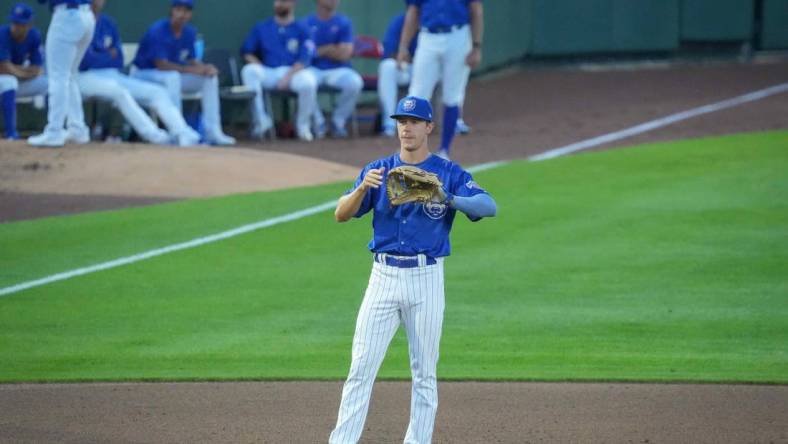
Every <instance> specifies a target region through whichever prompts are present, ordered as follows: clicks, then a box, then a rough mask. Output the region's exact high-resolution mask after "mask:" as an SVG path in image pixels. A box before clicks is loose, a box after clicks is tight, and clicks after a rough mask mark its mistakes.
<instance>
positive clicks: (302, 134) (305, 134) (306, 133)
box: [296, 128, 315, 142]
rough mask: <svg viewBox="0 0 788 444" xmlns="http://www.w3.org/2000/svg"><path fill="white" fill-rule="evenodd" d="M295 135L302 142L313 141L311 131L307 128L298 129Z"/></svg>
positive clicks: (313, 137)
mask: <svg viewBox="0 0 788 444" xmlns="http://www.w3.org/2000/svg"><path fill="white" fill-rule="evenodd" d="M296 133H297V134H298V138H299V139H301V140H303V141H304V142H311V141H313V140H315V136H313V135H312V131H310V130H309V128H299V129H298V131H296Z"/></svg>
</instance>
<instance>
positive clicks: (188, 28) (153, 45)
mask: <svg viewBox="0 0 788 444" xmlns="http://www.w3.org/2000/svg"><path fill="white" fill-rule="evenodd" d="M193 8H194V0H172V2H171V8H170V17H169V18H164V19H161V20H159V21H157V22H155V23H154V24H153V25H151V27H150V28H148V31H147V32H146V33H145V35H144V36H143V37H142V40H141V41H140V46H139V49H138V50H137V56H136V57H135V58H134V66H135V67H136V69H134V70H133V71H132V76H133V77H136V78H138V79H140V80H145V81H148V82H155V83H159V84H162V85H164V87H165V88H166V89H167V92H168V95H169V96H170V99H171V100H172V103H174V104H175V106H176V107H178V109H179V110H181V109H182V106H183V103H182V100H181V93H183V92H186V93H193V92H198V91H199V92H200V93H201V94H202V120H203V122H202V123H203V125H204V127H205V140H206V142H208V143H209V144H212V145H234V144H235V139H234V138H232V137H230V136H228V135H226V134H224V132H223V131H222V118H221V115H220V113H221V110H220V102H219V77H218V74H219V72H218V71H217V69H216V67H215V66H213V65H211V64H206V63H202V62H200V61H198V60H197V59H196V57H195V52H194V42H195V40H196V39H197V30H196V29H195V28H194V27H193V26H192V25H190V24H189V22H190V21H191V19H192V9H193Z"/></svg>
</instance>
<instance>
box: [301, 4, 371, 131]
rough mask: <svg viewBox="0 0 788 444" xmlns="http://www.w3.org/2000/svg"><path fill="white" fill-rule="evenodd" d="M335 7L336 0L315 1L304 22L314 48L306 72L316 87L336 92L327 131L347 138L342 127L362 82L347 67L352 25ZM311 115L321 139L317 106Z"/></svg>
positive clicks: (321, 121)
mask: <svg viewBox="0 0 788 444" xmlns="http://www.w3.org/2000/svg"><path fill="white" fill-rule="evenodd" d="M338 7H339V0H317V12H316V13H315V14H312V15H310V16H309V17H307V18H306V19H304V22H305V23H306V25H307V26H308V27H309V30H310V32H311V33H312V39H313V40H314V42H315V46H316V50H315V57H314V59H313V60H312V66H311V67H310V68H309V69H310V71H312V73H313V74H314V75H315V77H316V78H317V84H318V86H322V85H326V86H330V87H332V88H336V89H338V90H339V91H340V92H339V97H338V98H337V106H336V108H335V109H334V111H333V115H332V117H331V132H332V134H333V135H334V137H347V129H345V125H346V124H347V120H348V118H349V117H350V116H351V115H352V114H353V111H354V110H355V109H356V102H357V101H358V97H359V95H360V94H361V89H362V88H363V87H364V80H363V79H362V78H361V75H359V73H357V72H356V71H355V70H354V69H353V68H351V67H350V58H351V57H353V24H352V23H351V22H350V19H349V18H347V17H346V16H344V15H342V14H338V13H337V8H338ZM314 116H315V127H316V128H317V131H318V136H322V135H324V134H325V118H324V117H323V113H322V112H321V111H320V107H319V106H316V107H315V115H314Z"/></svg>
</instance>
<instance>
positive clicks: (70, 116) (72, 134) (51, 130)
mask: <svg viewBox="0 0 788 444" xmlns="http://www.w3.org/2000/svg"><path fill="white" fill-rule="evenodd" d="M38 2H39V3H46V0H38ZM89 3H90V0H49V6H50V7H51V8H52V10H53V14H52V22H51V23H50V24H49V31H47V40H46V72H47V78H48V80H49V81H48V86H47V88H48V90H49V110H48V113H47V126H46V128H44V132H43V133H42V134H39V135H37V136H33V137H30V138H29V139H27V143H29V144H30V145H33V146H41V147H61V146H63V145H65V144H66V142H72V143H88V142H90V131H89V130H88V127H87V125H85V112H84V110H83V109H82V95H80V93H79V86H78V85H77V73H78V70H79V62H80V61H81V60H82V56H83V55H85V50H87V48H88V45H89V44H90V40H91V39H92V38H93V28H94V27H95V26H96V18H95V17H94V16H93V12H91V10H90V4H89ZM66 123H68V130H66V129H65V126H66Z"/></svg>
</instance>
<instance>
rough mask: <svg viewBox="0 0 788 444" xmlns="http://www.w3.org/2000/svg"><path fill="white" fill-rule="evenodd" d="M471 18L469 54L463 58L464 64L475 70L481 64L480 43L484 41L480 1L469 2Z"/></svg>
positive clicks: (482, 7)
mask: <svg viewBox="0 0 788 444" xmlns="http://www.w3.org/2000/svg"><path fill="white" fill-rule="evenodd" d="M468 10H469V12H470V16H471V39H472V43H471V45H472V47H471V52H469V53H468V56H467V57H466V58H465V63H466V64H467V65H468V66H470V67H471V69H475V68H476V67H477V66H479V64H480V63H481V62H482V42H483V41H484V6H482V2H481V1H471V2H470V3H469V4H468Z"/></svg>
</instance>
